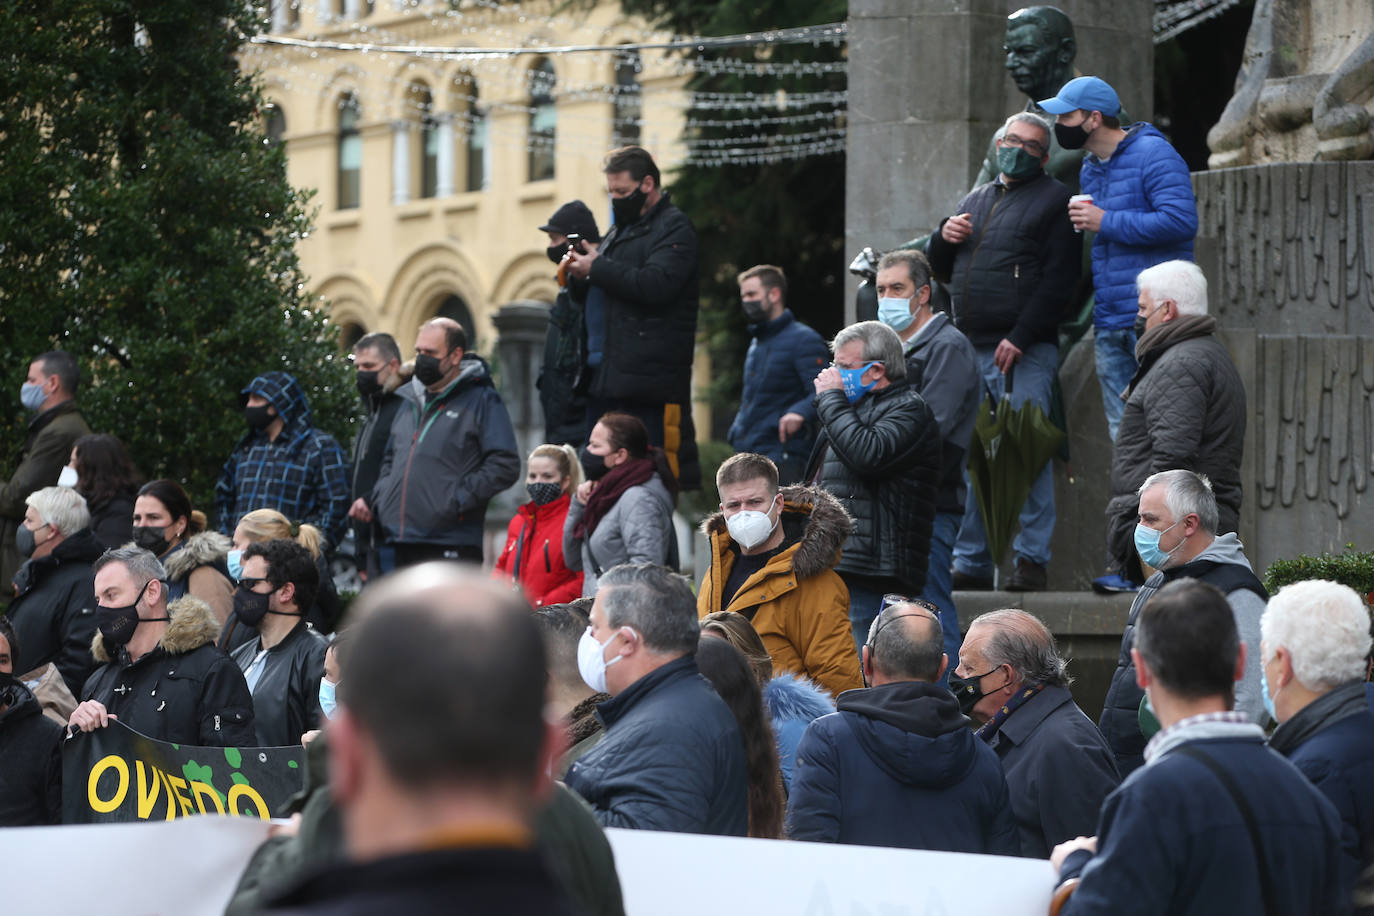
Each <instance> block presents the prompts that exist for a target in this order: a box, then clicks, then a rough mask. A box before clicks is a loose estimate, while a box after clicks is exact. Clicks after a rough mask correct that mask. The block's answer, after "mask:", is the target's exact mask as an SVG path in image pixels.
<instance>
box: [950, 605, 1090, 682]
mask: <svg viewBox="0 0 1374 916" xmlns="http://www.w3.org/2000/svg"><path fill="white" fill-rule="evenodd" d="M964 641H965V644H966V645H970V646H972V647H975V648H976V650H977V652H978V654H980V655H981V656H982V660H983V662H984V666H985V667H988V668H994V667H997V666H1000V665H1009V666H1010V667H1011V670H1012V676H1013V679H1014V681H1015V682H1016V683H1020V682H1023V681H1024V682H1027V683H1041V684H1047V685H1050V686H1056V687H1067V686H1069V684H1070V683H1071V679H1070V678H1069V676H1068V662H1066V661H1065V660H1064V658H1063V657H1062V656H1061V655H1060V654H1059V649H1058V647H1057V646H1056V645H1055V643H1054V636H1053V634H1051V633H1050V631H1049V628H1048V627H1046V626H1045V625H1044V624H1043V623H1041V622H1040V619H1039V618H1038V617H1035V616H1033V615H1031V614H1027V613H1026V612H1025V611H1018V610H1015V609H1007V610H1001V611H991V612H989V613H987V614H983V615H982V616H980V617H977V618H975V619H974V621H973V623H972V624H970V625H969V628H968V635H967V636H965V637H964ZM960 654H961V655H962V654H963V653H962V652H961V653H960Z"/></svg>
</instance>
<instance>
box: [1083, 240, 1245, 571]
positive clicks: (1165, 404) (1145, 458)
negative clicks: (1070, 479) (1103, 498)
mask: <svg viewBox="0 0 1374 916" xmlns="http://www.w3.org/2000/svg"><path fill="white" fill-rule="evenodd" d="M1136 283H1137V286H1138V287H1139V289H1140V300H1139V310H1138V312H1137V314H1136V319H1135V321H1136V332H1137V336H1138V337H1139V342H1138V343H1137V344H1136V359H1137V360H1138V361H1139V362H1140V369H1139V371H1137V372H1136V374H1135V378H1134V379H1132V380H1131V384H1130V387H1128V388H1127V389H1126V390H1125V391H1124V392H1123V393H1122V398H1123V399H1124V400H1125V402H1126V407H1125V412H1124V413H1123V414H1122V416H1121V427H1120V428H1119V429H1118V431H1117V436H1116V442H1115V444H1114V445H1113V447H1112V497H1111V501H1110V502H1108V503H1107V551H1108V556H1109V560H1108V565H1109V570H1108V573H1107V575H1105V576H1103V577H1101V578H1099V579H1097V580H1095V581H1094V582H1093V587H1094V588H1095V589H1097V590H1098V591H1116V592H1122V591H1135V589H1136V588H1137V587H1139V586H1140V584H1141V583H1142V582H1144V581H1145V576H1146V575H1147V574H1146V573H1145V572H1144V571H1143V569H1142V568H1141V567H1140V566H1139V564H1138V563H1137V562H1136V551H1135V548H1134V545H1133V544H1132V536H1133V532H1134V530H1135V524H1136V512H1137V509H1138V508H1139V504H1140V501H1139V498H1138V497H1137V495H1136V494H1137V491H1138V490H1139V489H1140V485H1141V484H1142V483H1144V482H1145V478H1147V477H1149V476H1150V475H1151V474H1156V473H1158V472H1160V471H1167V470H1171V469H1174V468H1186V469H1188V470H1190V471H1196V472H1197V473H1199V474H1205V475H1206V476H1207V477H1208V478H1209V479H1210V480H1211V482H1212V489H1213V492H1214V493H1215V494H1216V499H1217V509H1218V511H1219V513H1220V517H1219V520H1218V524H1219V527H1218V528H1217V531H1216V533H1217V534H1226V533H1227V532H1231V531H1235V530H1236V526H1237V523H1238V522H1239V519H1240V497H1241V485H1240V461H1241V454H1242V452H1243V450H1244V442H1245V384H1244V382H1242V381H1241V378H1240V373H1239V372H1237V371H1236V364H1235V362H1234V361H1233V360H1232V359H1231V354H1230V353H1228V352H1227V351H1226V347H1225V346H1223V345H1222V343H1221V341H1219V340H1217V337H1216V330H1217V321H1216V319H1215V318H1213V317H1211V316H1210V315H1208V314H1207V278H1206V277H1205V276H1203V273H1202V270H1201V269H1200V268H1199V267H1198V266H1197V265H1196V264H1194V263H1192V262H1191V261H1165V262H1164V263H1163V264H1156V265H1155V266H1154V267H1150V268H1148V269H1146V270H1142V271H1141V272H1140V275H1139V277H1138V278H1137V281H1136Z"/></svg>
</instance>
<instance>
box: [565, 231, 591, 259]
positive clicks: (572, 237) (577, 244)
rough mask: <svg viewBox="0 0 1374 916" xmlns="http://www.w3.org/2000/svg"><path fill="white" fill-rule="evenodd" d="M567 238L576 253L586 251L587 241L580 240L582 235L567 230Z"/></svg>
mask: <svg viewBox="0 0 1374 916" xmlns="http://www.w3.org/2000/svg"><path fill="white" fill-rule="evenodd" d="M567 239H568V244H569V245H571V246H572V248H573V251H576V252H577V253H578V254H586V253H587V243H586V242H584V241H582V236H580V235H578V234H577V233H576V232H569V233H568V235H567Z"/></svg>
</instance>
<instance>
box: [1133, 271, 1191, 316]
mask: <svg viewBox="0 0 1374 916" xmlns="http://www.w3.org/2000/svg"><path fill="white" fill-rule="evenodd" d="M1135 287H1136V291H1137V292H1141V293H1144V294H1145V295H1146V296H1148V297H1149V299H1150V301H1151V302H1153V303H1156V304H1158V303H1159V302H1161V301H1163V300H1165V299H1171V300H1173V303H1174V305H1176V306H1178V313H1179V314H1180V315H1206V314H1207V277H1206V275H1205V274H1203V272H1202V268H1201V267H1198V266H1197V265H1196V264H1194V263H1193V262H1192V261H1165V262H1164V263H1163V264H1156V265H1155V266H1154V267H1147V268H1145V269H1144V270H1142V271H1141V272H1140V273H1138V274H1136V278H1135Z"/></svg>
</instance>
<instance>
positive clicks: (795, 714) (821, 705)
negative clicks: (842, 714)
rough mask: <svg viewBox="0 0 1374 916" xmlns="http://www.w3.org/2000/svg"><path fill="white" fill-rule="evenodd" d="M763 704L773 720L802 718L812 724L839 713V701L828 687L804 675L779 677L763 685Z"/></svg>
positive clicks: (783, 675)
mask: <svg viewBox="0 0 1374 916" xmlns="http://www.w3.org/2000/svg"><path fill="white" fill-rule="evenodd" d="M763 705H764V708H765V709H767V710H768V716H769V718H770V719H773V720H774V721H777V720H779V719H802V720H804V721H807V722H810V721H813V720H815V719H819V718H820V717H821V716H828V715H830V714H831V713H832V712H834V711H835V701H834V700H833V699H831V697H830V694H829V693H828V692H827V691H826V689H825V688H824V687H822V686H821V685H820V684H817V683H816V682H815V681H813V680H811V679H810V678H808V677H804V676H802V675H800V674H793V673H791V672H783V673H782V674H776V675H774V676H773V678H772V679H771V680H770V681H769V682H768V683H767V684H764V685H763Z"/></svg>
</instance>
